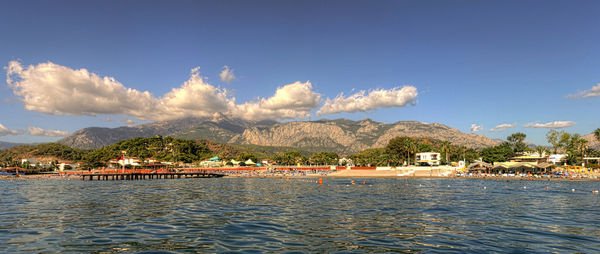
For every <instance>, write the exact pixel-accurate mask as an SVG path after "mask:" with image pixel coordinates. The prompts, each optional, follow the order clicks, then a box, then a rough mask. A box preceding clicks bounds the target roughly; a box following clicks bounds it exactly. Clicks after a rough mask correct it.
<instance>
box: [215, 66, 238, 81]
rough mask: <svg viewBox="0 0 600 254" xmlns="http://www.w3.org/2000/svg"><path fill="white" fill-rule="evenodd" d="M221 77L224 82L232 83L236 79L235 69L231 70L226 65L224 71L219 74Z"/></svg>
mask: <svg viewBox="0 0 600 254" xmlns="http://www.w3.org/2000/svg"><path fill="white" fill-rule="evenodd" d="M219 77H221V80H222V81H223V82H225V83H230V82H231V81H233V80H234V79H235V74H233V69H230V68H229V66H227V65H225V66H223V70H222V71H221V73H220V74H219Z"/></svg>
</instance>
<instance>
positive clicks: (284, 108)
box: [232, 81, 322, 120]
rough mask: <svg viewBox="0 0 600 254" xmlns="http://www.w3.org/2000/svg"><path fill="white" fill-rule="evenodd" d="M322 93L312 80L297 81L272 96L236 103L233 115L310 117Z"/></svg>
mask: <svg viewBox="0 0 600 254" xmlns="http://www.w3.org/2000/svg"><path fill="white" fill-rule="evenodd" d="M321 97H322V96H321V94H319V93H317V92H315V91H313V90H312V84H311V83H310V81H306V82H304V83H303V82H299V81H298V82H295V83H292V84H289V85H285V86H283V87H279V88H277V91H275V95H273V96H272V97H270V98H266V99H265V98H260V99H258V101H255V102H247V103H244V104H240V105H235V109H234V110H233V112H232V113H233V115H234V116H236V117H242V118H246V119H254V120H264V119H290V118H308V117H310V111H311V110H312V109H314V108H316V107H318V106H319V104H320V103H321Z"/></svg>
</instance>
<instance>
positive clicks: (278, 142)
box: [58, 115, 500, 154]
mask: <svg viewBox="0 0 600 254" xmlns="http://www.w3.org/2000/svg"><path fill="white" fill-rule="evenodd" d="M155 135H162V136H173V137H175V138H183V139H193V140H196V139H210V140H214V141H216V142H220V143H228V144H240V145H260V146H279V147H297V148H299V149H303V150H308V151H312V152H319V151H334V152H337V153H341V154H351V153H356V152H359V151H361V150H364V149H366V148H378V147H384V146H385V145H387V143H388V141H389V140H390V139H392V138H394V137H397V136H409V137H425V138H435V139H439V140H447V141H450V142H451V143H453V144H455V145H463V146H466V147H469V148H484V147H489V146H494V145H497V144H499V143H500V141H499V140H494V139H490V138H488V137H485V136H483V135H478V134H470V133H462V132H461V131H459V130H457V129H455V128H452V127H449V126H446V125H444V124H440V123H422V122H418V121H398V122H395V123H391V124H389V123H381V122H376V121H373V120H371V119H364V120H359V121H354V120H349V119H343V118H342V119H333V120H328V119H320V120H315V121H290V122H276V121H249V120H243V119H232V118H228V117H226V116H224V115H215V116H214V117H205V118H184V119H178V120H171V121H161V122H153V123H146V124H142V125H137V126H131V127H117V128H102V127H89V128H84V129H81V130H78V131H76V132H74V133H73V134H72V135H70V136H68V137H65V138H63V139H61V140H59V141H58V143H61V144H65V145H68V146H71V147H73V148H79V149H95V148H99V147H102V146H107V145H111V144H114V143H116V142H118V141H120V140H125V139H130V138H134V137H150V136H155Z"/></svg>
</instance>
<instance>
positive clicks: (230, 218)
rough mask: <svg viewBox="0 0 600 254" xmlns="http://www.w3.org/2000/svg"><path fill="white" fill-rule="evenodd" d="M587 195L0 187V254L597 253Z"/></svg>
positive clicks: (587, 189) (262, 182) (272, 184)
mask: <svg viewBox="0 0 600 254" xmlns="http://www.w3.org/2000/svg"><path fill="white" fill-rule="evenodd" d="M352 180H354V182H355V184H352ZM363 183H364V184H363ZM598 189H600V184H599V183H598V182H570V181H550V182H549V181H513V180H511V181H506V180H501V181H500V180H474V179H464V180H461V179H458V180H457V179H359V178H353V179H350V178H324V181H323V184H322V185H319V184H318V183H317V179H315V178H292V179H290V180H289V181H286V179H284V178H222V179H198V178H194V179H159V180H140V181H82V180H75V179H72V180H58V179H48V180H43V179H40V180H12V181H8V180H3V181H0V195H1V196H0V252H2V253H14V252H31V253H39V252H48V253H52V252H57V253H58V252H60V253H68V252H71V253H80V252H96V253H115V252H117V253H118V252H123V253H135V252H147V251H152V252H156V251H158V252H167V253H168V252H173V253H186V252H230V251H233V252H259V253H260V252H267V253H272V252H319V253H322V252H452V251H454V252H530V253H534V252H569V253H570V252H586V253H598V252H600V197H599V195H598V194H595V193H592V191H593V190H598Z"/></svg>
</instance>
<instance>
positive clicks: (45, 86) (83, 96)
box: [5, 61, 156, 118]
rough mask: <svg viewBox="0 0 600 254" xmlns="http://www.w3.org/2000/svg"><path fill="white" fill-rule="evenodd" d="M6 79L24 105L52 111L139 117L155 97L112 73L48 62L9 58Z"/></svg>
mask: <svg viewBox="0 0 600 254" xmlns="http://www.w3.org/2000/svg"><path fill="white" fill-rule="evenodd" d="M5 69H6V74H7V75H6V76H7V78H6V82H7V83H8V85H9V87H11V88H12V89H13V92H14V93H15V95H17V96H21V97H22V98H21V99H22V101H23V102H24V104H25V109H27V110H33V111H38V112H42V113H46V114H53V115H62V114H66V115H96V114H125V115H132V116H135V117H140V118H143V117H144V116H145V113H146V112H148V111H150V112H152V111H153V108H154V107H155V105H156V103H155V101H156V99H155V98H154V96H152V94H150V93H149V92H141V91H138V90H135V89H130V88H126V87H125V86H123V84H121V83H119V82H118V81H116V80H115V79H114V78H112V77H100V76H98V75H96V74H94V73H89V72H88V71H87V70H86V69H79V70H73V69H70V68H67V67H64V66H61V65H57V64H54V63H51V62H48V63H41V64H38V65H35V66H34V65H30V66H27V67H25V68H24V67H23V66H21V64H20V63H19V62H17V61H11V62H9V64H8V66H7V67H6V68H5Z"/></svg>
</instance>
